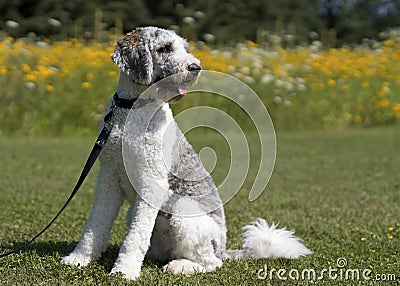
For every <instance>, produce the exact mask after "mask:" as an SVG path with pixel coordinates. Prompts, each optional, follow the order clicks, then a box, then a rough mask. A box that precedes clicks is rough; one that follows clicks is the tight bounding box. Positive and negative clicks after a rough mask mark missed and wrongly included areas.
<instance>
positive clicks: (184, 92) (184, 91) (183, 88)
mask: <svg viewBox="0 0 400 286" xmlns="http://www.w3.org/2000/svg"><path fill="white" fill-rule="evenodd" d="M178 93H179V94H180V95H182V96H185V95H186V87H184V86H178Z"/></svg>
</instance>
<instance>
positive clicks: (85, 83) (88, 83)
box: [82, 81, 90, 89]
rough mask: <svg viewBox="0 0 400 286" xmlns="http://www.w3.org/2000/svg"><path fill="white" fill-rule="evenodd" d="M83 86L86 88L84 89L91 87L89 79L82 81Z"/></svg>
mask: <svg viewBox="0 0 400 286" xmlns="http://www.w3.org/2000/svg"><path fill="white" fill-rule="evenodd" d="M82 88H84V89H88V88H90V82H87V81H85V82H83V83H82Z"/></svg>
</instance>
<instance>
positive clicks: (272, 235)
mask: <svg viewBox="0 0 400 286" xmlns="http://www.w3.org/2000/svg"><path fill="white" fill-rule="evenodd" d="M277 226H278V225H277V224H274V223H272V224H271V226H270V225H268V223H267V222H266V221H265V220H264V219H261V218H258V219H256V220H255V221H253V222H251V223H249V224H248V225H245V226H244V227H243V249H242V250H226V251H225V256H224V258H227V259H249V258H299V257H301V256H305V255H308V254H311V253H312V252H311V250H309V249H308V248H307V247H305V246H304V245H303V244H302V243H301V239H300V238H298V237H296V236H294V235H293V234H294V231H292V230H287V229H286V228H281V229H278V228H277Z"/></svg>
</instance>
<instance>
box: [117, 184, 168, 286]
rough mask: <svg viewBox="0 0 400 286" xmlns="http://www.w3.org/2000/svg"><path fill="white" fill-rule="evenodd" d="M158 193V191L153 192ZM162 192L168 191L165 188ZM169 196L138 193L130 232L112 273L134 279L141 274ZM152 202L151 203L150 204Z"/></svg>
mask: <svg viewBox="0 0 400 286" xmlns="http://www.w3.org/2000/svg"><path fill="white" fill-rule="evenodd" d="M153 193H154V194H155V195H157V192H153ZM161 193H166V192H165V189H164V190H163V191H162V190H161ZM166 199H167V198H164V199H162V194H160V192H159V193H158V197H156V198H155V199H152V198H151V197H149V196H147V197H145V198H143V195H142V196H141V195H138V196H137V198H136V201H135V205H134V208H133V212H132V218H131V220H130V221H131V223H130V225H129V230H128V234H127V235H126V237H125V240H124V242H123V244H122V246H121V249H120V251H119V254H118V258H117V261H116V262H115V264H114V267H113V269H112V270H111V274H113V273H122V274H123V275H124V276H125V278H126V279H129V280H134V279H136V278H137V277H139V275H140V269H141V266H142V263H143V260H144V257H145V255H146V252H147V250H148V249H149V247H150V238H151V235H152V232H153V228H154V225H155V221H156V218H157V214H158V211H159V209H160V208H161V205H162V204H163V202H164V201H165V200H166ZM149 202H151V205H150V204H149Z"/></svg>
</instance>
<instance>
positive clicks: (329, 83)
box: [328, 78, 336, 87]
mask: <svg viewBox="0 0 400 286" xmlns="http://www.w3.org/2000/svg"><path fill="white" fill-rule="evenodd" d="M328 85H329V86H330V87H333V86H335V85H336V81H335V80H334V79H333V78H330V79H329V80H328Z"/></svg>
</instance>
